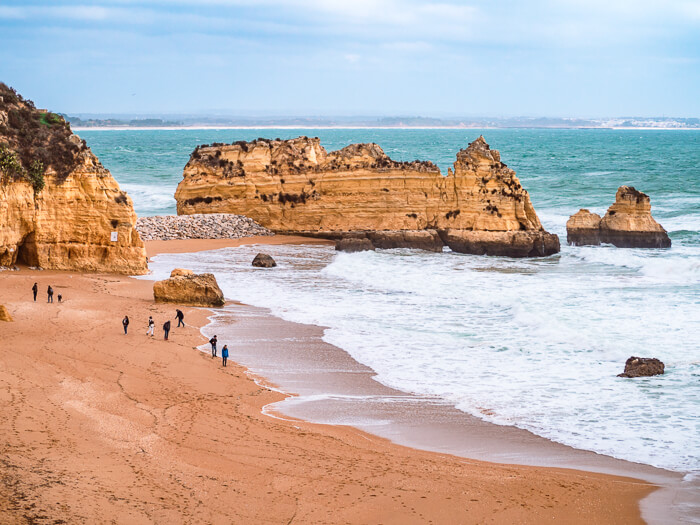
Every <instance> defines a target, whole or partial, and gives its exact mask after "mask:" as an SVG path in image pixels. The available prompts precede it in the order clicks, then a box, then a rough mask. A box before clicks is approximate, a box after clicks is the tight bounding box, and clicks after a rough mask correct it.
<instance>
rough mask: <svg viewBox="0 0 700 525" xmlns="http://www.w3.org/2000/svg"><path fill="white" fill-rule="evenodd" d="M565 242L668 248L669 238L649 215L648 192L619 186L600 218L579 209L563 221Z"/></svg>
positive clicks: (669, 244) (579, 244) (619, 246)
mask: <svg viewBox="0 0 700 525" xmlns="http://www.w3.org/2000/svg"><path fill="white" fill-rule="evenodd" d="M566 235H567V242H568V243H569V244H574V245H578V246H581V245H598V244H601V243H607V244H613V245H614V246H617V247H618V248H669V247H670V246H671V239H670V238H669V237H668V234H667V233H666V230H664V229H663V227H662V226H661V225H660V224H659V223H658V222H656V220H654V217H652V215H651V202H650V200H649V196H648V195H646V194H644V193H642V192H640V191H637V190H635V189H634V188H633V187H631V186H620V188H618V190H617V194H616V196H615V203H614V204H613V205H612V206H610V208H608V211H607V213H606V214H605V216H604V217H603V218H602V219H601V218H600V216H599V215H597V214H595V213H591V212H589V211H588V210H579V211H578V212H577V213H575V214H574V215H572V216H571V217H570V218H569V220H568V221H567V223H566Z"/></svg>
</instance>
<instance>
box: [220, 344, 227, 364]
mask: <svg viewBox="0 0 700 525" xmlns="http://www.w3.org/2000/svg"><path fill="white" fill-rule="evenodd" d="M221 358H222V359H223V361H224V366H226V361H228V345H224V347H223V348H222V349H221Z"/></svg>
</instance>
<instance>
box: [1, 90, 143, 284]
mask: <svg viewBox="0 0 700 525" xmlns="http://www.w3.org/2000/svg"><path fill="white" fill-rule="evenodd" d="M135 223H136V213H135V212H134V208H133V205H132V202H131V199H130V198H129V196H128V195H127V194H126V193H124V192H123V191H120V189H119V186H118V184H117V182H116V181H115V180H114V178H112V175H111V174H110V173H109V171H108V170H107V169H105V168H104V167H103V166H102V164H100V161H99V160H98V159H97V157H95V155H93V153H92V152H91V151H90V148H88V147H87V146H86V144H85V141H83V140H81V139H80V137H78V136H77V135H74V134H73V133H72V132H71V130H70V126H69V125H68V123H67V122H65V120H64V119H63V118H62V117H61V116H59V115H57V114H55V113H50V112H47V111H45V110H39V109H36V108H35V107H34V104H33V103H32V102H31V101H29V100H25V99H23V98H22V97H21V96H20V95H18V94H17V93H16V92H15V91H14V90H13V89H11V88H9V87H8V86H6V85H5V84H2V83H0V266H5V267H7V266H13V265H15V264H17V263H21V264H26V265H28V266H35V267H41V268H45V269H53V270H79V271H90V272H108V273H123V274H132V275H133V274H144V273H146V271H147V264H146V250H145V248H144V244H143V242H142V241H141V238H140V237H139V234H138V233H137V232H136V230H135V229H134V225H135Z"/></svg>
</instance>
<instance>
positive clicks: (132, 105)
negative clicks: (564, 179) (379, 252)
mask: <svg viewBox="0 0 700 525" xmlns="http://www.w3.org/2000/svg"><path fill="white" fill-rule="evenodd" d="M0 80H2V81H4V82H5V83H7V84H10V85H12V86H13V87H15V88H17V90H18V91H20V93H22V94H24V95H25V96H27V97H29V98H32V99H34V100H35V101H36V103H37V105H38V106H39V107H48V108H50V109H52V110H55V111H62V112H67V113H90V112H92V113H142V114H146V113H202V112H209V113H222V114H237V115H313V116H317V115H423V116H443V117H444V116H521V115H526V116H572V117H605V116H663V115H665V116H684V117H698V116H700V0H530V1H521V0H481V1H477V0H466V1H462V2H458V1H451V0H443V1H439V2H428V1H422V0H198V1H187V0H160V1H158V0H155V1H147V0H146V1H143V0H142V1H131V0H112V1H107V0H97V1H92V2H88V1H87V0H86V1H84V2H83V3H73V2H70V1H67V2H56V1H54V2H49V1H44V2H40V1H35V0H20V1H15V0H0Z"/></svg>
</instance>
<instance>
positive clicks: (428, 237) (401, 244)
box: [367, 230, 443, 252]
mask: <svg viewBox="0 0 700 525" xmlns="http://www.w3.org/2000/svg"><path fill="white" fill-rule="evenodd" d="M367 237H369V239H370V241H372V244H373V245H374V247H375V248H379V249H380V250H390V249H392V248H412V249H415V250H427V251H429V252H441V251H442V248H443V243H442V239H440V236H439V235H438V232H437V231H435V230H398V231H373V232H367Z"/></svg>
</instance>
